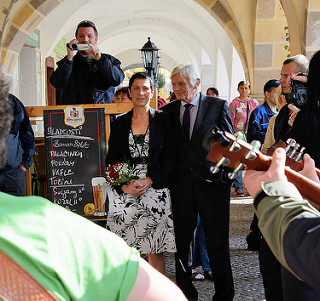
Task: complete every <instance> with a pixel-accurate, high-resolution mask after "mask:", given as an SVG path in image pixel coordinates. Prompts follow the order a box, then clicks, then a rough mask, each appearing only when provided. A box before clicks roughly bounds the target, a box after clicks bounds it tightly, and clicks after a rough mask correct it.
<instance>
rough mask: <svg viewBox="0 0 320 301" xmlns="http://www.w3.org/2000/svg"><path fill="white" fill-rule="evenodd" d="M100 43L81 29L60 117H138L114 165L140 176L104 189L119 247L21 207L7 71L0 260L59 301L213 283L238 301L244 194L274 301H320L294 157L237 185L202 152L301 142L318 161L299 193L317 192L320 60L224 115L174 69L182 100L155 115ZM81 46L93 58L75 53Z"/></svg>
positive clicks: (86, 25) (117, 133)
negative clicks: (250, 200) (236, 218)
mask: <svg viewBox="0 0 320 301" xmlns="http://www.w3.org/2000/svg"><path fill="white" fill-rule="evenodd" d="M97 40H98V32H97V29H96V27H95V24H94V23H93V22H91V21H88V20H86V21H82V22H80V23H79V24H78V26H77V28H76V32H75V39H72V40H71V41H70V42H68V43H67V44H66V49H67V55H66V56H65V57H64V58H63V59H62V60H61V61H59V62H58V67H57V69H56V70H55V71H54V72H53V74H52V76H51V79H50V81H51V83H52V85H53V86H54V87H56V92H57V94H56V95H57V104H64V105H69V104H72V105H76V104H84V103H91V104H99V103H110V102H114V103H132V105H133V107H132V109H131V110H130V111H129V112H127V113H125V114H121V115H118V116H114V118H113V120H112V122H111V132H110V138H109V141H108V144H109V147H108V153H107V158H106V163H107V164H109V165H111V166H112V165H117V166H119V162H123V161H124V160H126V162H129V163H130V166H131V167H130V168H132V170H131V169H130V176H134V178H132V179H131V180H126V181H120V180H121V179H120V180H119V182H117V184H116V185H114V186H108V205H109V208H108V218H107V228H108V229H109V230H111V231H112V232H113V233H114V234H117V235H114V234H112V233H111V232H110V231H106V230H105V229H103V228H102V227H99V226H97V225H95V224H94V223H92V222H90V221H87V220H85V219H84V218H82V217H80V216H78V215H75V214H73V213H70V212H68V211H67V210H64V209H63V208H61V207H59V206H57V205H54V204H52V203H50V202H48V201H46V200H44V199H41V198H38V197H35V196H32V197H30V198H21V197H17V196H21V195H23V190H24V186H23V185H24V184H23V180H24V176H25V172H26V170H27V169H28V168H29V167H30V165H31V156H32V154H33V152H34V135H33V132H32V128H31V125H30V121H29V118H28V116H27V114H26V112H25V109H24V107H23V105H22V103H21V102H20V101H19V100H18V99H17V98H16V97H14V96H13V95H11V94H8V90H9V89H8V83H7V81H6V79H5V77H4V74H3V72H1V74H0V150H1V151H0V157H1V158H0V159H1V160H0V162H1V163H2V169H1V170H0V190H1V191H2V192H1V200H0V249H1V250H2V251H3V252H5V253H6V254H7V255H9V256H10V257H11V258H13V260H14V261H16V262H17V263H18V264H19V265H20V266H21V267H23V268H24V269H25V270H26V271H27V272H26V275H27V274H28V273H29V274H30V275H32V276H33V281H38V282H40V283H41V284H42V285H43V286H44V287H45V288H46V289H47V290H49V291H51V292H52V293H53V294H54V295H55V296H56V297H57V298H59V299H60V300H70V299H72V300H105V299H107V300H186V298H187V299H188V300H197V299H198V292H197V290H196V288H195V286H194V285H193V283H192V281H193V280H203V279H205V278H206V279H209V280H211V281H213V282H214V287H215V290H214V295H213V297H212V300H213V301H220V300H221V301H222V300H223V301H231V300H233V298H234V294H235V289H234V281H233V276H232V269H231V264H230V254H229V209H230V191H231V189H230V188H231V185H233V186H234V189H235V196H236V197H244V196H245V191H244V186H243V185H244V184H245V185H246V186H245V187H246V188H247V193H248V194H250V195H252V196H253V197H255V200H254V206H255V212H256V215H254V217H253V220H252V223H251V227H250V229H251V232H250V233H249V235H248V237H247V242H248V249H249V250H252V251H258V252H259V264H260V270H261V274H262V277H263V284H264V288H265V296H266V299H267V300H268V301H270V300H271V301H274V300H297V301H298V300H299V301H304V300H320V293H319V279H320V277H319V271H320V269H319V266H320V263H319V260H318V252H317V250H318V249H317V247H318V241H319V235H320V232H319V224H320V221H319V219H320V214H319V212H318V210H317V209H316V208H315V207H314V206H317V205H314V206H311V205H309V203H307V202H306V201H304V200H303V199H302V197H301V195H300V194H299V192H298V190H297V189H296V188H295V187H294V186H293V184H291V183H288V182H287V178H286V176H285V171H284V170H285V168H284V166H285V153H284V151H283V150H279V149H277V150H275V151H274V154H273V159H272V163H271V166H270V168H269V170H268V171H264V172H259V171H246V174H245V176H244V180H243V178H242V170H239V171H238V173H237V176H236V178H235V179H231V178H230V177H229V176H228V175H229V174H230V169H229V168H228V167H227V166H223V165H221V166H218V164H216V163H217V162H211V161H209V160H207V155H208V153H209V151H210V147H209V145H208V143H209V142H210V141H207V140H206V139H208V133H211V134H212V133H213V131H216V128H218V129H219V130H221V131H226V132H230V133H232V134H235V136H236V139H238V140H239V139H243V140H245V141H247V142H252V141H255V140H257V141H259V142H260V143H261V144H263V146H262V150H263V152H264V153H267V152H269V154H270V153H271V151H272V150H273V148H272V146H273V145H274V144H275V143H276V142H278V141H284V142H285V141H286V140H287V138H294V139H295V140H296V141H297V142H298V143H299V144H300V145H302V146H303V147H305V149H306V152H307V153H308V154H310V155H311V157H310V156H308V155H305V156H304V164H305V167H304V169H303V170H302V171H301V175H302V176H301V175H300V180H301V179H302V181H305V182H307V183H308V185H310V187H311V186H312V187H314V189H315V190H318V189H319V187H320V186H319V178H318V176H317V175H316V172H315V168H314V167H315V166H319V163H320V142H319V139H318V138H319V131H320V117H319V116H320V112H319V110H320V85H319V84H318V83H319V78H320V52H317V53H315V55H314V56H313V58H312V59H311V61H310V64H309V61H308V59H307V58H306V57H305V56H303V55H296V56H293V57H290V58H288V59H286V60H285V61H284V62H283V66H282V69H281V77H280V79H279V80H277V79H266V83H265V85H264V88H263V92H264V102H263V103H262V104H261V105H259V103H258V101H257V100H255V99H253V98H251V97H250V96H249V94H250V84H249V82H247V81H245V80H243V81H241V82H239V84H238V87H237V90H238V92H239V96H238V97H236V98H235V99H233V100H232V101H231V103H230V105H228V102H227V101H226V100H223V99H221V98H219V92H218V90H217V89H216V88H214V87H210V88H208V90H207V91H206V95H204V94H202V93H201V92H200V86H201V78H200V74H199V70H198V69H197V67H196V66H194V65H192V64H182V65H179V66H176V67H175V68H174V69H173V71H172V73H171V84H172V90H173V91H172V92H171V93H170V96H169V97H168V99H166V100H164V99H163V98H161V97H158V98H157V104H158V109H159V110H155V109H153V108H151V107H150V102H151V100H152V98H153V96H154V93H155V86H154V82H153V79H152V78H151V77H150V76H149V75H148V74H147V73H144V72H138V73H135V74H133V75H132V76H131V78H130V80H129V86H128V87H121V88H118V89H117V90H115V87H117V86H119V85H120V84H121V83H122V81H123V79H124V73H123V71H122V69H121V67H120V64H121V63H120V61H119V60H117V59H116V58H114V57H113V56H111V55H109V54H105V53H101V52H100V50H99V48H98V47H97ZM80 45H82V46H83V45H85V46H86V47H85V48H80V50H79V51H78V50H77V49H78V47H80ZM0 71H1V70H0ZM293 81H298V82H299V83H300V84H299V85H300V86H301V83H306V84H305V86H306V90H305V91H306V92H305V93H306V97H305V98H303V100H304V101H300V100H301V99H298V100H299V101H295V99H296V98H297V97H296V96H294V97H293V96H292V91H293V88H292V85H293V83H294V82H293ZM302 86H303V84H302ZM299 97H302V96H301V95H300V94H298V98H299ZM286 101H288V103H286ZM213 129H215V130H213ZM209 137H210V135H209ZM5 146H7V147H8V152H7V153H6V150H5V149H6V147H5ZM6 154H8V155H6ZM311 158H313V159H314V161H313V160H312V159H311ZM120 165H121V164H120ZM218 167H219V168H218ZM123 172H125V171H124V170H119V174H121V173H123ZM126 172H127V171H126ZM119 174H118V175H117V177H120V176H119ZM133 179H134V180H133ZM297 187H298V184H297ZM298 188H299V187H298ZM3 192H5V193H7V194H5V193H3ZM311 201H314V202H315V203H319V200H317V199H315V200H311ZM313 204H314V203H313ZM119 236H120V237H121V238H122V239H121V238H119ZM123 240H124V241H125V242H126V243H125V242H124V241H123ZM137 250H138V251H139V252H138V251H137ZM164 252H175V266H176V283H177V286H178V287H179V288H180V289H181V290H179V289H178V287H177V286H176V285H174V284H173V283H172V282H171V281H169V280H168V279H167V278H166V277H164V276H163V274H165V262H164V256H163V255H164ZM140 254H141V255H143V256H145V257H146V258H147V259H148V262H149V265H148V264H147V263H146V262H145V261H144V260H142V259H141V258H140ZM151 266H152V267H153V268H154V269H153V268H151ZM199 266H202V268H203V273H199V269H198V267H199ZM5 289H6V288H4V290H5ZM181 291H182V292H181ZM182 293H183V294H182ZM0 298H2V295H1V290H0Z"/></svg>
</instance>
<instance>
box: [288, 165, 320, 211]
mask: <svg viewBox="0 0 320 301" xmlns="http://www.w3.org/2000/svg"><path fill="white" fill-rule="evenodd" d="M285 174H286V176H287V179H288V181H289V182H291V183H293V184H294V185H295V186H296V187H297V189H298V190H299V192H300V193H301V195H302V196H303V197H304V198H306V199H308V200H310V201H312V202H314V203H316V204H318V205H320V185H319V184H318V183H316V182H314V181H312V180H310V179H308V178H306V177H304V176H302V175H301V174H299V173H297V172H296V171H294V170H292V169H291V168H290V167H287V166H286V167H285Z"/></svg>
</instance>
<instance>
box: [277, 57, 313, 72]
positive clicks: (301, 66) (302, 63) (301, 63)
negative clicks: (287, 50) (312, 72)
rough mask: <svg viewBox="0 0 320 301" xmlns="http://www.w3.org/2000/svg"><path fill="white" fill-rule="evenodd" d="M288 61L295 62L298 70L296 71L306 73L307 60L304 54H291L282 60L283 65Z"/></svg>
mask: <svg viewBox="0 0 320 301" xmlns="http://www.w3.org/2000/svg"><path fill="white" fill-rule="evenodd" d="M290 63H296V65H297V67H298V70H297V71H298V72H303V73H308V68H309V60H308V58H307V57H306V56H305V55H303V54H297V55H294V56H291V57H289V58H287V59H286V60H285V61H284V62H283V65H287V64H290Z"/></svg>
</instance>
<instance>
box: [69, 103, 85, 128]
mask: <svg viewBox="0 0 320 301" xmlns="http://www.w3.org/2000/svg"><path fill="white" fill-rule="evenodd" d="M64 122H65V124H66V125H70V126H72V127H74V128H76V127H78V126H79V125H82V124H84V114H83V107H81V106H68V107H66V108H65V109H64Z"/></svg>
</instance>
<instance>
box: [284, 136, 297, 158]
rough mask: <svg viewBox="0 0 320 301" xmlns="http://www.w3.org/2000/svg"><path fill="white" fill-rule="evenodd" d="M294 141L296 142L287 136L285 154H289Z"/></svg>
mask: <svg viewBox="0 0 320 301" xmlns="http://www.w3.org/2000/svg"><path fill="white" fill-rule="evenodd" d="M296 143H297V142H296V140H294V139H292V138H289V139H288V140H287V146H286V148H285V151H286V154H287V155H289V153H290V149H291V147H294V146H295V144H296Z"/></svg>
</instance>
